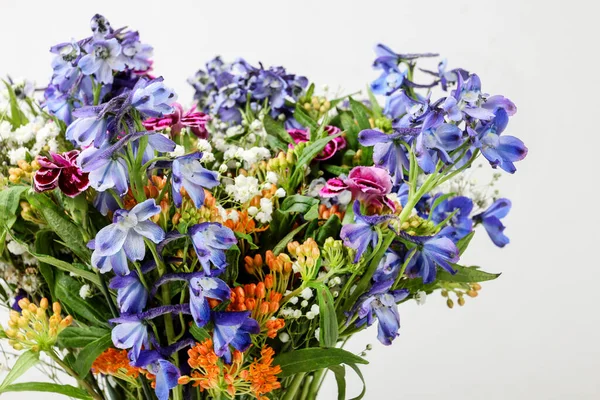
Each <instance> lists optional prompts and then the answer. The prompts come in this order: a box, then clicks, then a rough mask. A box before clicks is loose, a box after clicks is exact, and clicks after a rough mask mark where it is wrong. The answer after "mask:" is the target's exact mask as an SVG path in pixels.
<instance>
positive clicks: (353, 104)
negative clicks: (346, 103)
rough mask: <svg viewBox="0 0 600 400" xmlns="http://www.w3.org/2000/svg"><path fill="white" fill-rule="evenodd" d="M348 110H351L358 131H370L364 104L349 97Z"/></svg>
mask: <svg viewBox="0 0 600 400" xmlns="http://www.w3.org/2000/svg"><path fill="white" fill-rule="evenodd" d="M350 109H351V110H352V114H354V119H356V122H358V128H359V129H360V130H363V129H371V122H370V121H369V114H368V110H367V107H365V105H364V104H362V103H360V102H358V101H356V100H354V99H353V98H352V97H350Z"/></svg>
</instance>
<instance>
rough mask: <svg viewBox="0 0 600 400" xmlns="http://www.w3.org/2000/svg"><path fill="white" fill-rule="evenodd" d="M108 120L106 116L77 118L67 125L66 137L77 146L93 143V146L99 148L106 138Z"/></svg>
mask: <svg viewBox="0 0 600 400" xmlns="http://www.w3.org/2000/svg"><path fill="white" fill-rule="evenodd" d="M108 122H109V119H107V118H97V117H90V118H79V119H77V120H75V121H73V123H71V124H70V125H69V126H68V127H67V132H66V137H67V139H68V140H70V141H72V142H75V143H76V144H77V145H78V146H79V147H87V146H89V145H91V144H92V143H93V144H94V145H95V147H97V148H100V147H101V146H102V144H103V143H104V141H105V140H106V139H107V138H108V136H107V134H106V130H107V126H108Z"/></svg>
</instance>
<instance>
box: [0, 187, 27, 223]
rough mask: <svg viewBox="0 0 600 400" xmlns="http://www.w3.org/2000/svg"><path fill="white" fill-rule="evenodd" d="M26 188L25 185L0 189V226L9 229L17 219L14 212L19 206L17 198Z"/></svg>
mask: <svg viewBox="0 0 600 400" xmlns="http://www.w3.org/2000/svg"><path fill="white" fill-rule="evenodd" d="M27 189H29V187H27V186H9V187H8V188H7V189H2V190H1V191H0V226H2V227H5V228H6V229H10V228H11V227H12V226H13V225H14V223H15V222H16V221H17V217H16V216H15V213H16V212H17V209H18V208H19V199H20V198H21V194H22V193H23V192H24V191H26V190H27Z"/></svg>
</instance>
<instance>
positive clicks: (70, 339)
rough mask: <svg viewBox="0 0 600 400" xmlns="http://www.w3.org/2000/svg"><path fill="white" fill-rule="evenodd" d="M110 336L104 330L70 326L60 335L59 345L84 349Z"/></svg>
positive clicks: (108, 331)
mask: <svg viewBox="0 0 600 400" xmlns="http://www.w3.org/2000/svg"><path fill="white" fill-rule="evenodd" d="M107 334H110V330H108V329H104V328H97V327H95V326H90V327H76V326H69V327H67V328H66V329H64V330H63V331H62V332H61V333H60V334H59V335H58V344H59V345H60V347H63V348H75V349H76V348H82V347H85V346H87V345H88V344H90V343H92V342H94V341H96V340H98V339H100V338H102V337H103V336H106V335H107Z"/></svg>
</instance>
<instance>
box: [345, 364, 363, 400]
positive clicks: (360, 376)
mask: <svg viewBox="0 0 600 400" xmlns="http://www.w3.org/2000/svg"><path fill="white" fill-rule="evenodd" d="M348 366H349V367H350V368H352V369H353V370H354V372H356V375H358V377H359V378H360V380H361V381H362V384H363V389H362V391H361V392H360V394H359V395H358V396H356V397H355V398H353V399H351V400H360V399H362V398H363V397H364V396H365V393H367V384H366V383H365V378H364V376H363V374H362V372H361V371H360V368H358V365H356V364H353V363H350V364H348Z"/></svg>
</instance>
